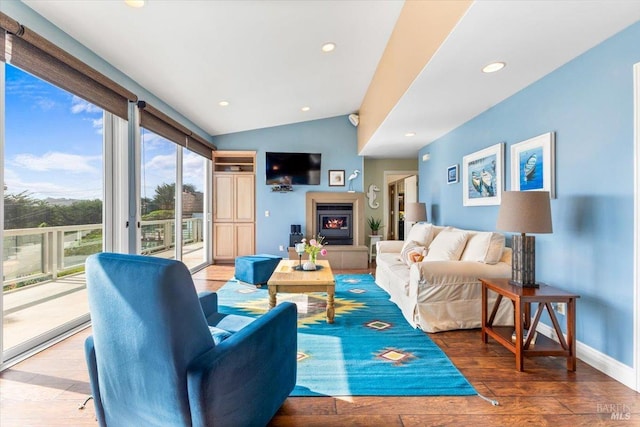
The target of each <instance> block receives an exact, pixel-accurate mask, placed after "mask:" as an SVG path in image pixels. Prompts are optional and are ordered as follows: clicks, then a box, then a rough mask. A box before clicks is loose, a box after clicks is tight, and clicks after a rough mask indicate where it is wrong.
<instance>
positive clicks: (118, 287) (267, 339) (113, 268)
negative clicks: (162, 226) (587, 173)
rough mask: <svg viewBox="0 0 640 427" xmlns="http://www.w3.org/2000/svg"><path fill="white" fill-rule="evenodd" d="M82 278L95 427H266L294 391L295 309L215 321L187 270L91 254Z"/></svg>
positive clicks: (213, 306) (208, 297)
mask: <svg viewBox="0 0 640 427" xmlns="http://www.w3.org/2000/svg"><path fill="white" fill-rule="evenodd" d="M86 274H87V289H88V293H89V308H90V312H91V321H92V327H93V336H90V337H88V338H87V340H86V342H85V354H86V359H87V365H88V368H89V376H90V382H91V392H92V394H93V397H94V402H95V408H96V417H97V419H98V422H99V424H100V425H101V426H106V425H109V426H122V425H140V426H142V425H144V426H234V427H235V426H264V425H266V424H267V423H268V422H269V420H270V419H271V418H272V417H273V415H274V414H275V413H276V411H277V410H278V408H280V406H281V405H282V403H283V402H284V400H285V399H286V398H287V396H288V395H289V393H291V391H292V390H293V387H294V386H295V381H296V351H297V324H296V316H297V314H296V308H295V305H294V304H291V303H282V304H280V305H278V306H277V307H276V308H275V309H273V310H271V311H270V312H268V313H266V314H265V315H263V316H261V317H259V318H258V319H253V318H250V317H244V316H236V315H225V314H222V313H219V312H218V301H217V295H216V294H215V293H212V292H209V293H204V294H201V295H200V296H198V295H197V294H196V291H195V287H194V285H193V281H192V279H191V274H190V273H189V271H188V270H187V268H186V267H185V266H184V264H182V263H181V262H179V261H173V260H166V259H160V258H153V257H143V256H139V255H125V254H113V253H101V254H96V255H92V256H91V257H89V258H88V259H87V263H86ZM228 335H229V336H228ZM226 336H228V337H226ZM216 342H219V343H216Z"/></svg>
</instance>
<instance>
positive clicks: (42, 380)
mask: <svg viewBox="0 0 640 427" xmlns="http://www.w3.org/2000/svg"><path fill="white" fill-rule="evenodd" d="M367 272H369V271H368V270H357V271H346V270H342V271H335V273H367ZM371 272H373V270H371ZM232 276H233V267H232V266H213V267H209V268H207V269H205V270H202V271H201V272H198V273H196V274H195V275H194V281H195V283H196V287H197V288H198V290H205V289H208V290H216V289H219V288H220V287H221V286H222V285H223V284H224V283H225V282H226V281H227V280H228V279H229V278H231V277H232ZM90 333H91V331H90V328H88V329H86V330H84V331H82V332H80V333H78V334H76V335H73V336H72V337H70V338H68V339H66V340H64V341H63V342H61V343H59V344H57V345H55V346H53V347H51V348H49V349H48V350H45V351H43V352H41V353H39V354H37V355H35V356H33V357H31V358H29V359H28V360H25V361H23V362H21V363H19V364H17V365H14V366H13V367H12V368H10V369H7V370H5V371H4V372H2V373H0V425H2V427H11V426H20V427H26V426H85V425H86V426H95V425H97V423H96V422H95V419H94V410H93V406H92V404H91V403H90V404H89V405H88V406H87V409H85V410H83V411H81V410H78V409H77V408H78V405H79V404H80V403H81V402H82V401H83V400H84V398H85V397H86V396H88V395H89V394H90V388H89V381H88V375H87V371H86V365H85V362H84V353H83V342H84V339H85V337H86V336H87V335H89V334H90ZM430 337H431V338H432V339H433V340H434V341H435V342H436V343H437V344H438V345H439V346H440V347H441V348H442V349H443V350H444V351H445V352H446V354H447V355H448V356H449V358H450V359H451V360H452V361H453V363H454V364H455V365H456V366H457V367H458V369H460V371H461V372H462V373H463V374H464V375H465V376H466V377H467V378H468V379H469V381H470V382H471V383H472V384H473V386H474V387H475V388H476V390H478V392H480V393H481V394H483V395H485V396H487V397H490V398H492V399H497V400H498V401H499V403H500V405H499V406H492V405H491V404H490V403H488V402H486V401H485V400H483V399H481V398H479V397H475V396H466V397H352V398H340V399H335V398H331V397H295V398H289V399H287V401H286V402H285V403H284V405H283V406H282V408H281V409H280V411H279V412H278V413H277V414H276V416H275V417H274V418H273V420H272V421H271V424H270V425H272V426H305V427H311V426H323V427H325V426H384V427H386V426H405V427H409V426H412V427H413V426H523V425H528V426H557V427H561V426H571V427H576V426H597V425H602V426H607V425H610V426H625V425H626V426H640V394H639V393H636V392H634V391H632V390H630V389H629V388H627V387H625V386H624V385H622V384H620V383H618V382H616V381H614V380H612V379H611V378H609V377H608V376H606V375H604V374H602V373H600V372H599V371H597V370H595V369H593V368H592V367H590V366H588V365H586V364H585V363H583V362H581V361H579V362H578V369H577V371H576V372H567V370H566V369H565V359H561V358H553V357H545V358H527V359H526V360H525V370H526V371H525V372H516V371H515V361H514V357H513V355H512V354H511V353H509V352H508V351H507V350H505V349H503V348H502V347H501V346H500V345H498V344H495V343H494V342H490V343H489V344H487V345H484V344H482V343H481V340H480V333H479V331H478V330H471V331H452V332H443V333H438V334H430ZM400 380H401V379H399V381H400ZM612 412H618V414H616V415H614V417H615V416H620V417H621V419H612V415H611V413H612ZM627 418H628V419H627Z"/></svg>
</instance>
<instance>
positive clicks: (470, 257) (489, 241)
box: [460, 231, 505, 264]
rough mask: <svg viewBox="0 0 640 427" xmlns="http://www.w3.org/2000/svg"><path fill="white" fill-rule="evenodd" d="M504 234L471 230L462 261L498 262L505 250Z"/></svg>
mask: <svg viewBox="0 0 640 427" xmlns="http://www.w3.org/2000/svg"><path fill="white" fill-rule="evenodd" d="M504 241H505V238H504V234H501V233H494V232H490V231H483V232H471V235H470V236H469V239H468V240H467V246H466V247H465V249H464V252H463V253H462V256H461V257H460V261H475V262H483V263H485V264H497V263H498V262H499V261H500V258H501V257H502V251H503V250H504Z"/></svg>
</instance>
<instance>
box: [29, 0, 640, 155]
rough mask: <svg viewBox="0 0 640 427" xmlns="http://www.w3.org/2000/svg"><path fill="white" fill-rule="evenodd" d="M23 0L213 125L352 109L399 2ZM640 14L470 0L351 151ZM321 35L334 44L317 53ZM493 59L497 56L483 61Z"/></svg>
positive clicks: (583, 46) (449, 123) (212, 128)
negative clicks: (493, 65) (498, 66)
mask: <svg viewBox="0 0 640 427" xmlns="http://www.w3.org/2000/svg"><path fill="white" fill-rule="evenodd" d="M23 2H24V3H25V4H27V5H28V6H29V7H31V8H32V9H34V10H35V11H36V12H38V13H39V14H40V15H42V16H44V17H45V18H46V19H48V20H49V21H51V22H52V23H54V24H55V25H57V26H58V27H60V28H61V29H62V30H63V31H65V32H66V33H67V34H69V35H70V36H72V37H73V38H75V39H76V40H78V41H79V42H80V43H82V44H84V45H85V46H86V47H87V48H89V49H90V50H92V51H93V52H95V53H96V54H97V55H99V56H100V57H102V58H104V59H105V60H106V61H108V62H109V63H110V64H112V65H113V66H114V67H115V68H117V69H119V70H120V71H122V72H123V73H124V74H126V75H128V76H129V77H130V78H132V79H133V80H135V81H136V82H137V83H139V84H140V85H141V86H143V87H144V88H145V89H146V90H148V91H149V92H151V93H153V94H154V95H155V96H157V97H158V98H160V99H161V100H163V101H164V102H166V103H167V104H168V105H171V106H172V107H173V108H174V109H175V110H176V111H178V112H179V113H181V114H182V115H183V116H185V117H186V118H187V119H189V120H191V121H192V122H193V123H195V124H196V125H197V126H199V127H200V128H201V129H203V130H204V131H206V132H208V133H209V134H211V135H220V134H226V133H233V132H240V131H245V130H251V129H259V128H265V127H271V126H278V125H284V124H290V123H297V122H302V121H307V120H315V119H321V118H326V117H334V116H339V115H345V114H350V113H354V112H357V111H358V110H359V108H360V105H361V103H362V101H363V99H364V96H365V94H366V93H367V89H368V87H369V83H370V82H371V80H372V78H373V76H374V73H375V71H376V67H377V65H378V63H379V61H380V59H381V57H382V55H383V52H384V49H385V47H386V45H387V41H388V39H389V37H390V35H391V33H392V31H393V28H394V26H395V24H396V21H397V19H398V16H399V15H400V12H401V9H402V7H403V2H402V1H396V0H392V1H382V0H355V1H350V0H345V1H330V0H326V1H319V0H318V1H273V0H264V1H248V0H246V1H205V0H199V1H195V0H183V1H177V0H176V1H169V0H162V1H161V0H148V1H147V4H146V5H145V7H143V8H139V9H135V8H130V7H128V6H126V5H125V3H124V1H116V0H111V1H82V2H81V1H72V0H48V1H39V0H23ZM638 20H640V0H628V1H616V0H608V1H607V0H604V1H599V0H592V1H581V0H577V1H573V0H557V1H525V0H522V1H498V0H480V1H476V2H474V3H473V4H472V5H471V7H470V8H469V9H468V11H467V13H466V14H465V15H464V16H463V17H462V19H461V20H460V21H459V22H458V24H457V25H456V26H455V28H454V29H453V31H452V32H451V33H450V35H449V37H448V38H447V39H446V40H445V41H444V43H442V45H441V46H440V48H439V49H438V50H437V52H436V53H435V55H434V56H433V57H432V58H431V59H430V60H429V61H428V62H427V64H426V66H425V67H424V69H423V70H422V72H421V73H420V74H419V75H418V77H417V78H416V79H415V80H414V81H413V83H412V84H411V85H410V86H409V87H408V88H407V90H406V92H405V93H404V95H402V97H401V98H400V99H399V101H398V102H397V103H396V105H395V107H394V108H393V109H392V110H391V111H390V112H389V113H388V114H387V115H386V118H385V120H384V121H383V122H382V124H381V125H380V126H379V127H378V128H377V130H376V131H375V132H374V134H373V136H372V137H371V138H370V139H369V141H368V142H367V143H366V145H365V146H364V148H363V149H362V150H361V152H360V154H362V155H366V156H370V157H405V158H410V157H414V156H416V154H417V150H418V149H419V148H421V147H423V146H424V145H426V144H428V143H430V142H432V141H433V140H434V139H436V138H438V137H440V136H442V135H444V134H446V133H447V132H449V131H450V130H452V129H455V128H456V127H457V126H459V125H461V124H462V123H464V122H466V121H467V120H469V119H471V118H473V117H475V116H476V115H478V114H480V113H482V112H483V111H485V110H487V109H488V108H491V107H492V106H493V105H495V104H497V103H499V102H500V101H502V100H504V99H505V98H507V97H509V96H511V95H513V94H514V93H516V92H517V91H519V90H521V89H522V88H524V87H526V86H528V85H529V84H531V83H533V82H534V81H536V80H538V79H539V78H541V77H542V76H544V75H546V74H548V73H549V72H551V71H553V70H554V69H556V68H558V67H560V66H561V65H563V64H564V63H566V62H568V61H570V60H571V59H573V58H575V57H576V56H578V55H580V54H581V53H583V52H585V51H586V50H588V49H589V48H591V47H593V46H595V45H596V44H598V43H600V42H601V41H603V40H605V39H606V38H608V37H610V36H612V35H613V34H615V33H617V32H618V31H620V30H622V29H624V28H626V27H627V26H629V25H631V24H633V23H634V22H636V21H638ZM325 42H334V43H335V44H336V46H337V47H336V49H335V50H334V51H333V52H331V53H324V52H322V51H321V45H322V44H323V43H325ZM492 61H504V62H506V63H507V66H506V67H505V68H504V69H503V70H502V71H500V72H497V73H494V74H484V73H482V72H481V71H480V69H481V68H482V67H483V66H484V65H486V64H487V63H489V62H492ZM630 72H631V71H630ZM220 101H228V102H229V105H228V106H226V107H221V106H220V105H219V102H220ZM302 107H309V110H308V111H302ZM408 132H413V133H415V136H412V137H405V136H404V135H405V134H406V133H408Z"/></svg>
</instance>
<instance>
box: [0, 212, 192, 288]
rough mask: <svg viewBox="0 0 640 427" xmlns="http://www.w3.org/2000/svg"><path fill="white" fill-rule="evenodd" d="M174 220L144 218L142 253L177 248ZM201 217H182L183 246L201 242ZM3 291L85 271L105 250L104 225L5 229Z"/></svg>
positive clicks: (155, 252) (148, 253) (156, 252)
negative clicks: (91, 257)
mask: <svg viewBox="0 0 640 427" xmlns="http://www.w3.org/2000/svg"><path fill="white" fill-rule="evenodd" d="M174 227H175V221H174V220H171V219H168V220H157V221H142V223H141V234H142V253H143V254H145V255H151V254H159V253H160V252H164V251H168V250H170V249H172V248H174V247H175V233H174ZM202 233H203V231H202V219H201V218H188V219H183V220H182V241H183V245H184V246H187V245H192V244H196V243H199V242H202ZM3 244H4V252H3V254H4V259H3V273H4V275H3V290H4V291H7V290H11V289H15V288H19V287H24V286H28V285H30V284H34V283H39V282H42V281H46V280H56V279H57V278H58V277H62V276H65V275H69V274H74V273H78V272H81V271H84V262H85V260H86V259H87V257H88V256H89V255H91V254H94V253H97V252H100V251H102V224H86V225H69V226H62V227H39V228H21V229H14V230H5V231H4V242H3Z"/></svg>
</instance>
